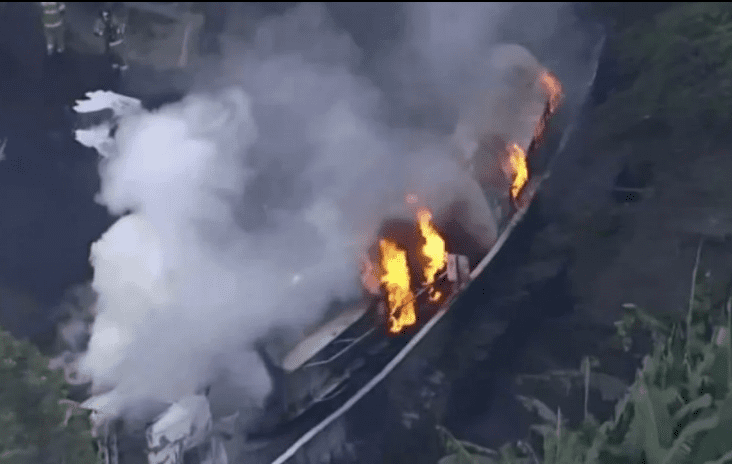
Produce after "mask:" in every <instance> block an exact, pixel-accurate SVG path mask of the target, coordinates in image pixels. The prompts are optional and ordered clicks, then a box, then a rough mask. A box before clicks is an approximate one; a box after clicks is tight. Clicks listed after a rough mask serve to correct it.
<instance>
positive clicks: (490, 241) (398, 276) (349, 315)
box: [67, 46, 562, 464]
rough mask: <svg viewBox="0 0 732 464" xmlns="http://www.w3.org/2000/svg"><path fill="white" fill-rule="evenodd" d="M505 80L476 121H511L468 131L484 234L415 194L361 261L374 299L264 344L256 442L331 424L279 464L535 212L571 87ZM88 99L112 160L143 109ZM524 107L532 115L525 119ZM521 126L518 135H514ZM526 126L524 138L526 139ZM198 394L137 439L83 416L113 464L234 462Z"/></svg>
mask: <svg viewBox="0 0 732 464" xmlns="http://www.w3.org/2000/svg"><path fill="white" fill-rule="evenodd" d="M510 47H517V46H510ZM513 51H514V52H515V50H513ZM525 53H528V51H525ZM532 59H533V57H532ZM534 61H535V60H534ZM504 71H505V72H504V74H506V76H507V77H506V85H507V86H509V87H511V89H512V91H513V93H512V94H511V95H510V97H506V96H505V95H504V96H503V97H502V98H510V101H505V100H495V101H491V102H488V103H486V102H479V104H478V105H476V108H475V112H476V114H480V113H481V111H482V108H480V105H486V104H490V105H496V106H499V107H501V108H504V111H505V112H506V119H507V120H511V121H510V122H509V123H507V124H506V125H502V124H501V122H502V121H495V120H491V121H486V126H485V127H474V126H472V127H471V126H469V125H467V124H460V123H458V127H457V129H456V131H455V136H454V142H455V145H456V146H457V147H458V148H459V149H458V150H457V152H459V153H460V155H459V156H460V157H461V160H460V164H461V165H463V166H464V167H465V169H466V170H468V171H469V172H470V173H471V177H472V179H473V185H472V186H471V187H469V189H468V190H470V189H472V190H470V191H471V192H472V193H473V194H476V195H479V196H480V197H482V199H483V200H484V201H485V204H486V205H488V207H487V208H486V209H485V211H484V212H483V214H485V215H486V220H485V221H484V222H483V226H482V227H478V228H476V227H470V226H468V225H467V223H468V222H469V221H461V219H460V218H461V214H466V213H465V212H464V208H463V209H462V210H461V208H460V207H459V205H453V206H454V207H450V208H446V209H444V210H440V211H431V210H430V209H429V208H428V207H427V205H426V204H425V202H424V201H423V199H421V198H419V196H418V195H416V194H411V193H410V194H407V195H406V197H405V199H404V204H405V208H406V210H408V211H410V212H411V216H412V217H411V219H405V218H399V219H387V220H385V221H384V222H383V223H382V225H381V228H380V229H379V230H378V233H377V237H376V238H375V240H374V243H373V246H371V247H370V248H369V249H368V250H366V252H365V253H364V255H363V257H362V259H361V263H362V270H361V284H362V288H363V296H362V298H360V299H359V300H357V301H348V302H343V301H340V302H334V303H333V304H332V305H331V307H330V308H329V310H328V311H327V313H326V317H325V318H324V320H322V321H321V322H320V323H319V324H316V325H315V326H313V327H311V328H310V330H309V331H308V335H307V336H305V337H302V338H300V339H298V340H292V339H291V338H292V337H290V338H289V339H288V338H287V337H282V336H278V334H277V333H271V334H269V335H268V336H267V337H263V338H262V339H261V340H260V341H259V343H258V344H257V353H258V354H259V355H260V357H261V358H262V361H263V362H264V365H265V366H266V368H267V371H268V373H269V374H270V377H271V379H272V384H273V388H272V391H271V394H270V396H269V400H268V401H267V404H266V407H265V409H264V411H262V412H261V414H260V417H259V418H258V420H257V421H256V423H255V424H254V425H252V424H249V426H248V430H247V431H246V432H247V435H248V437H249V438H250V439H253V440H255V439H265V440H266V439H268V438H271V437H276V436H279V435H282V434H285V433H291V431H292V428H293V427H294V426H295V425H294V424H297V423H298V421H301V420H303V418H307V419H308V421H309V423H312V421H313V419H314V418H315V419H318V420H320V419H322V420H321V422H320V423H319V424H318V425H317V426H316V427H314V428H312V429H311V430H310V431H308V433H307V434H306V436H305V437H303V439H301V440H299V441H298V442H297V443H295V444H293V445H292V447H291V448H290V449H289V450H288V451H287V452H285V454H283V455H282V456H281V458H280V459H279V460H277V461H276V462H284V461H285V460H286V459H288V457H291V456H292V455H293V453H294V451H295V450H296V448H297V447H298V446H301V445H302V443H304V442H306V441H307V439H308V438H307V437H308V436H309V437H312V436H313V435H314V434H316V433H317V432H318V431H319V430H322V429H323V428H324V427H325V426H326V425H327V424H328V423H330V422H332V421H333V420H335V418H337V417H338V416H339V415H342V414H343V413H344V412H345V411H346V410H347V409H348V408H349V407H350V406H351V405H352V404H354V403H355V402H356V401H358V399H359V398H361V397H362V396H363V395H365V394H366V393H367V392H368V391H369V390H370V389H371V388H373V386H375V385H376V384H377V383H378V382H379V381H380V380H381V379H383V378H384V377H385V376H386V374H388V372H390V371H391V370H392V369H393V368H394V367H395V366H396V365H397V364H398V363H399V361H401V359H403V358H404V357H405V356H406V354H407V353H408V352H409V351H410V350H411V349H412V347H414V346H415V345H416V343H418V342H419V340H420V339H421V338H422V337H423V336H424V335H425V334H426V333H427V332H428V331H429V330H430V329H431V328H432V327H433V326H434V325H435V324H436V323H437V322H438V321H439V320H440V318H441V317H442V316H443V315H444V314H445V312H446V311H447V309H448V308H449V306H450V305H451V304H452V303H453V302H454V301H455V300H456V299H457V298H458V297H459V296H460V295H461V293H462V292H463V291H464V289H465V288H466V287H467V286H468V285H469V284H470V282H471V281H472V280H473V279H474V278H475V277H477V276H478V275H479V274H480V273H481V272H482V271H483V270H484V269H485V267H486V266H487V265H488V264H489V263H490V261H491V260H492V258H493V257H494V256H495V255H496V253H497V252H498V250H499V249H500V248H501V246H502V245H503V243H504V242H505V241H506V239H507V237H508V236H509V235H510V234H511V232H512V230H513V229H514V227H515V226H516V225H517V224H518V222H519V221H520V220H521V218H522V217H523V215H524V214H525V212H526V210H527V208H528V207H529V205H530V204H531V201H532V200H533V198H534V196H535V194H536V192H537V191H538V189H539V188H540V186H541V182H542V180H543V178H544V177H543V176H542V173H540V172H532V171H533V168H532V166H533V161H534V159H533V158H534V157H536V156H538V154H539V152H540V149H539V148H540V146H541V143H542V141H543V139H544V138H545V136H546V134H547V132H548V130H549V122H550V120H551V118H552V116H553V115H554V114H555V112H556V111H557V110H558V108H559V106H560V103H561V100H562V87H561V84H560V82H559V80H558V79H557V78H556V76H555V75H554V74H552V73H551V72H550V71H549V70H547V69H543V68H541V67H534V68H532V67H528V68H526V67H522V66H521V65H520V64H518V63H514V64H513V65H509V66H508V67H507V69H505V70H504ZM517 94H518V95H519V96H518V97H517ZM87 97H88V98H87V99H86V100H83V101H80V102H78V104H77V106H76V107H75V108H74V109H75V111H76V112H77V113H78V114H79V120H78V123H77V128H76V138H77V140H78V141H79V142H80V143H82V144H84V145H86V146H89V147H93V148H95V149H96V150H97V151H98V152H99V153H100V154H101V155H102V156H105V157H112V156H114V155H115V146H114V139H113V137H112V136H113V133H114V130H115V125H116V121H117V120H118V119H119V118H122V117H124V116H126V115H129V114H134V113H135V112H137V111H140V110H141V109H142V104H141V102H140V101H139V100H136V99H133V98H130V97H125V96H122V95H118V94H114V93H112V92H101V91H99V92H91V93H89V94H87ZM515 101H520V102H523V103H525V102H527V101H528V102H529V103H528V104H522V105H521V106H522V107H521V108H516V107H515V106H512V102H515ZM472 116H475V115H472ZM470 119H471V120H475V117H472V118H470ZM509 125H510V126H511V127H512V128H513V130H511V131H508V130H505V127H507V126H509ZM517 125H518V126H520V127H522V128H523V130H522V131H520V132H521V133H520V134H519V136H517V135H516V131H515V127H516V126H517ZM473 214H475V213H473ZM72 377H73V376H72ZM67 378H68V376H67ZM84 381H85V380H83V379H82V380H76V382H77V383H83V382H84ZM198 393H199V394H196V395H191V396H189V397H186V398H182V399H180V400H179V401H178V402H176V403H174V404H169V405H165V407H164V408H159V409H160V410H161V412H160V413H159V414H158V415H157V416H156V417H155V418H154V420H152V421H146V422H145V423H144V426H143V427H142V428H139V427H138V428H137V430H133V429H134V427H126V429H124V430H123V428H122V427H121V425H120V424H119V420H118V419H117V418H115V417H108V416H105V415H104V414H103V413H102V412H101V411H102V410H103V407H102V406H103V403H104V395H101V396H97V397H92V398H89V399H88V400H87V401H86V402H85V403H83V404H82V405H81V406H82V408H86V409H89V410H92V421H93V422H94V425H95V433H96V435H97V437H98V438H99V440H100V448H101V449H102V450H103V452H104V455H105V461H106V462H107V463H120V462H125V463H128V462H137V461H135V460H134V459H133V458H131V457H130V456H132V455H133V454H134V453H127V457H124V456H123V455H124V453H122V452H120V449H122V448H124V446H123V444H122V442H123V441H127V442H128V443H137V445H134V446H136V447H137V448H140V449H144V450H145V455H146V459H147V461H148V462H149V463H150V464H153V463H155V464H163V463H169V464H183V463H186V464H191V463H204V462H205V463H210V464H221V463H225V462H228V458H227V455H226V451H225V448H224V446H223V442H224V441H225V439H226V438H231V437H232V436H233V435H234V432H233V431H231V430H229V429H232V426H231V423H232V422H235V421H236V418H232V417H226V418H215V417H213V415H212V413H211V409H210V407H209V402H208V399H207V392H206V391H201V392H198ZM226 424H228V425H226ZM225 430H229V431H228V432H226V431H225ZM303 440H304V441H303ZM134 446H133V445H127V448H128V449H129V448H130V447H134ZM120 456H123V457H122V458H121V457H120Z"/></svg>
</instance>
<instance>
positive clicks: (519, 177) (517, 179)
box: [508, 143, 529, 200]
mask: <svg viewBox="0 0 732 464" xmlns="http://www.w3.org/2000/svg"><path fill="white" fill-rule="evenodd" d="M508 162H509V164H510V166H511V172H512V173H513V179H512V180H511V198H513V199H514V200H515V199H517V198H518V196H519V194H520V193H521V190H522V189H523V188H524V185H526V182H527V181H528V180H529V167H528V165H527V164H526V152H525V151H524V149H523V148H521V147H519V146H518V144H516V143H514V144H513V145H511V146H510V147H508Z"/></svg>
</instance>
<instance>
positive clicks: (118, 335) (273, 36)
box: [81, 4, 539, 414]
mask: <svg viewBox="0 0 732 464" xmlns="http://www.w3.org/2000/svg"><path fill="white" fill-rule="evenodd" d="M405 8H406V11H407V19H408V21H407V25H408V26H409V27H408V28H407V29H406V31H407V32H406V33H405V34H404V37H403V38H402V41H401V42H400V43H399V44H397V45H396V46H393V47H390V48H389V50H388V53H385V54H384V55H383V56H381V57H380V58H378V60H377V61H378V62H379V63H381V64H382V66H384V67H385V68H384V70H382V71H379V73H377V74H380V82H381V83H382V84H380V85H379V86H377V85H376V84H374V81H372V80H370V79H369V78H367V77H366V76H364V75H363V74H359V72H357V70H358V69H359V67H361V66H362V65H363V63H362V61H361V53H360V51H359V49H358V47H356V46H355V45H354V43H353V41H352V40H351V39H350V37H349V36H348V35H347V34H345V33H344V32H339V31H337V30H336V29H335V28H333V27H332V25H331V23H330V21H329V18H328V15H327V12H326V7H324V6H323V5H319V4H301V5H299V6H297V7H295V8H293V9H291V10H289V11H288V12H286V13H285V14H284V15H282V16H278V17H273V18H269V19H266V20H263V21H261V22H259V24H257V26H256V32H255V33H254V34H253V40H252V41H251V42H250V43H249V44H247V45H246V47H245V48H244V49H241V50H236V52H235V53H234V52H229V53H228V56H227V57H226V59H225V60H224V61H223V64H222V65H221V67H220V68H218V71H219V78H218V79H217V80H216V82H215V84H209V85H207V86H206V87H208V89H206V90H204V91H201V92H198V93H196V94H192V95H189V96H188V97H186V98H185V99H183V100H182V101H181V102H178V103H175V104H171V105H167V106H165V107H163V108H161V109H159V110H156V111H151V112H142V113H141V114H138V115H134V116H129V117H126V118H123V119H122V121H121V122H120V125H119V128H118V130H117V132H116V134H115V140H116V144H117V152H118V153H117V155H116V156H114V157H111V158H109V159H105V160H102V161H101V164H100V174H101V191H100V193H99V201H100V202H101V203H103V204H104V205H106V206H107V207H108V208H109V210H110V211H111V212H112V213H115V214H124V213H129V214H127V215H125V216H123V217H122V218H121V219H119V220H118V221H117V222H116V223H115V224H114V225H113V226H112V227H111V228H110V229H109V230H108V231H107V232H106V233H105V234H104V235H103V236H102V237H101V238H100V239H99V240H98V241H97V242H96V243H94V244H93V246H92V249H91V257H90V259H91V262H92V264H93V267H94V279H93V282H92V286H93V288H94V290H95V291H96V292H97V293H98V301H97V304H96V305H97V306H96V314H97V315H96V320H95V322H94V327H93V334H92V337H91V340H90V342H89V348H88V352H87V354H86V356H85V357H84V359H83V360H82V363H81V369H82V371H83V372H85V373H86V374H88V375H90V376H91V378H92V379H93V390H94V392H95V393H97V394H102V393H106V394H105V395H104V396H103V397H102V398H103V401H102V402H101V403H99V405H98V406H100V407H102V409H104V410H106V411H107V412H109V413H111V414H119V413H122V412H123V411H125V409H126V408H127V407H129V406H131V405H133V404H135V403H136V402H142V401H149V400H153V401H160V402H172V401H175V400H177V399H178V398H180V397H181V396H183V395H186V394H190V393H194V392H196V391H198V390H200V389H201V388H203V387H205V386H206V385H208V384H210V383H211V382H214V381H216V379H220V378H227V379H229V380H228V382H231V383H233V384H235V385H236V386H237V388H239V391H240V392H242V393H241V394H242V401H243V399H244V398H248V399H250V400H251V401H253V402H255V403H261V401H262V399H263V398H264V397H265V395H266V394H267V393H268V391H269V389H270V381H269V379H268V377H267V374H266V372H265V370H264V367H263V366H262V364H261V363H260V361H259V360H258V358H257V357H256V356H255V355H254V354H253V352H252V344H253V342H254V341H255V340H256V339H257V338H258V337H260V336H262V334H264V333H266V332H267V331H268V330H269V329H271V328H273V327H276V326H280V325H284V326H290V327H303V326H306V325H308V324H312V323H313V322H315V321H317V320H318V318H319V317H321V315H322V311H323V309H324V308H325V306H326V305H327V304H328V303H329V302H330V301H332V300H333V299H334V298H341V299H346V298H352V297H357V296H358V295H359V294H360V288H359V278H358V277H359V276H358V272H359V266H358V259H359V256H360V255H361V252H362V251H363V250H364V249H365V248H366V247H368V246H369V245H371V241H372V240H373V239H374V236H373V234H374V232H375V230H376V229H377V228H378V227H379V226H380V224H381V221H382V220H383V219H384V218H385V217H387V216H389V215H395V214H402V215H403V214H411V213H410V212H409V211H407V210H406V208H405V205H404V198H405V195H406V194H407V193H413V194H417V195H418V197H419V198H420V200H421V201H422V202H423V203H425V204H426V205H427V206H429V207H430V208H432V209H433V210H437V211H439V210H440V209H441V208H443V207H445V206H447V205H448V203H449V202H451V201H453V200H456V199H464V200H466V201H468V202H469V203H470V209H471V210H472V211H473V216H474V217H473V219H474V221H475V222H476V224H477V225H471V228H472V230H474V231H478V232H477V233H481V234H484V235H485V236H488V237H490V235H491V234H493V235H495V224H494V223H493V219H492V218H491V212H490V210H489V209H488V206H487V203H486V200H485V198H484V197H483V196H482V195H481V193H480V190H479V189H478V188H477V185H476V183H475V182H474V181H473V180H472V179H471V178H470V176H469V174H468V173H467V172H466V171H465V170H464V168H463V167H461V165H460V161H459V160H458V159H456V158H455V157H454V152H455V150H456V142H455V141H456V140H457V145H458V146H457V149H458V150H462V151H465V150H468V151H469V150H470V148H466V147H469V146H470V143H472V142H475V141H476V140H477V138H479V137H480V136H481V135H483V133H484V132H486V131H488V132H490V131H494V130H500V131H503V132H512V131H516V134H517V135H518V134H519V133H521V134H523V133H524V132H523V131H524V128H523V127H522V124H525V123H526V121H525V120H524V119H522V118H523V117H524V116H522V115H523V113H522V111H523V110H524V107H523V106H522V105H524V103H526V104H527V105H529V106H530V104H532V102H533V98H534V97H533V96H532V97H531V98H527V101H525V102H517V101H509V100H506V99H505V97H506V95H507V93H506V92H507V89H511V88H513V87H512V85H511V83H512V82H513V81H510V80H509V81H506V80H505V75H506V73H505V71H506V67H507V66H508V67H511V69H513V67H512V66H513V65H514V64H516V63H519V64H520V66H519V67H520V68H522V69H529V70H532V72H537V70H538V69H539V64H538V63H537V62H536V60H535V59H534V58H533V57H531V56H530V54H528V52H526V51H525V50H524V49H522V48H520V47H508V48H505V47H504V48H500V49H494V48H493V44H495V36H492V35H491V33H492V32H494V31H495V29H496V27H495V24H496V23H497V22H499V21H500V18H501V17H502V16H501V13H502V12H505V11H507V10H508V9H509V7H508V6H506V5H505V4H462V5H457V6H456V5H455V4H412V5H408V6H406V7H405ZM370 66H371V68H372V69H375V68H374V66H376V65H374V62H373V61H372V62H371V63H370ZM376 67H378V66H376ZM512 72H513V71H512ZM208 77H209V78H210V77H211V75H208ZM514 78H515V76H514ZM400 83H401V84H400ZM211 88H214V89H213V90H212V89H211ZM406 88H409V89H416V90H414V91H412V90H409V91H407V90H395V89H406ZM396 94H398V98H392V97H393V96H394V95H396ZM420 99H431V102H430V103H429V105H427V106H419V104H418V102H417V100H420ZM496 102H500V104H499V103H496ZM509 103H510V104H511V105H515V107H516V113H512V112H511V111H510V108H507V107H506V106H505V105H507V104H509ZM502 104H503V105H504V106H501V105H502ZM417 107H419V108H421V109H420V111H423V110H424V111H427V110H426V109H425V108H429V112H430V113H431V114H430V115H429V117H432V118H437V119H442V120H443V121H446V123H445V124H443V126H441V127H443V128H442V129H434V128H430V127H425V126H424V125H420V124H416V123H415V124H413V125H411V126H410V125H405V124H400V127H398V128H397V127H394V126H395V125H396V124H391V123H390V122H389V121H390V120H391V119H392V118H390V117H389V115H387V114H385V113H387V112H391V111H397V110H399V111H402V112H403V113H404V114H407V113H409V112H410V111H413V110H414V108H417ZM532 111H533V110H532ZM515 115H518V116H516V117H514V118H513V119H510V118H509V119H506V117H508V116H515ZM507 121H508V122H507ZM499 122H500V124H499ZM444 127H447V128H448V129H447V130H444ZM457 127H463V128H464V130H463V132H459V131H458V135H455V131H456V128H457ZM529 135H530V133H529ZM461 137H462V138H461ZM463 156H467V157H469V155H468V154H465V153H463Z"/></svg>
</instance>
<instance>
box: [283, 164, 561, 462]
mask: <svg viewBox="0 0 732 464" xmlns="http://www.w3.org/2000/svg"><path fill="white" fill-rule="evenodd" d="M548 177H549V171H547V172H546V173H544V174H543V175H542V176H541V177H540V178H539V180H538V181H537V182H536V184H535V185H534V186H533V188H532V189H531V190H530V191H529V192H528V193H529V195H528V196H527V200H528V201H526V202H525V204H524V205H523V206H522V207H521V208H520V209H519V210H518V211H516V213H515V214H514V215H513V217H512V218H511V221H510V222H509V223H508V226H506V228H505V229H504V230H503V232H502V233H501V235H500V236H499V238H498V240H497V241H496V243H495V244H494V245H493V247H492V248H491V250H490V251H489V252H488V254H487V255H486V256H485V257H484V258H483V259H482V260H481V261H480V263H478V265H477V266H476V267H475V269H473V271H472V272H471V273H470V279H469V281H468V284H469V283H470V282H471V281H473V280H474V279H475V278H476V277H477V276H479V275H480V273H481V272H483V270H484V269H485V267H486V266H487V265H488V263H490V262H491V261H492V260H493V258H494V257H495V256H496V254H498V252H499V251H500V249H501V248H502V247H503V244H504V243H505V242H506V240H508V237H509V236H510V235H511V233H512V232H513V230H514V229H515V228H516V226H517V225H518V224H519V222H521V220H522V219H523V217H524V216H525V215H526V212H527V211H528V209H529V207H530V206H531V204H532V203H533V199H534V196H535V195H536V193H537V192H538V191H539V188H540V187H541V184H542V183H543V182H544V180H546V179H547V178H548ZM435 281H437V279H435ZM424 291H426V288H423V289H422V290H421V291H420V292H419V293H418V294H417V295H415V298H416V297H417V296H418V295H419V294H421V293H424ZM463 292H464V289H463V291H461V292H458V293H457V294H453V295H451V297H450V298H449V299H448V300H447V301H445V303H444V304H443V305H442V307H441V308H440V310H439V311H437V313H435V315H434V316H433V317H432V319H430V320H429V321H428V322H427V323H426V324H425V325H424V326H422V328H421V329H420V330H419V332H417V333H416V334H415V335H414V336H413V337H412V339H411V340H409V342H408V343H407V344H406V345H405V346H404V348H402V349H401V351H399V353H397V355H396V356H394V358H393V359H392V360H391V361H389V363H388V364H387V365H386V366H384V368H383V369H382V370H381V371H380V372H379V373H378V374H376V375H375V376H374V377H373V378H372V379H371V380H370V381H369V382H368V383H367V384H366V385H364V386H363V387H361V389H359V390H358V391H357V392H356V394H354V395H353V396H352V397H351V398H349V399H348V401H346V402H345V403H344V404H343V405H342V406H341V407H340V408H338V409H337V410H336V411H334V412H333V413H331V414H330V415H329V416H328V417H326V418H325V419H323V420H322V421H321V422H320V423H319V424H318V425H316V426H315V427H313V428H311V429H310V430H308V431H307V432H306V433H305V434H304V435H303V436H301V437H300V438H299V439H298V440H297V441H295V443H293V444H292V445H291V446H290V447H289V448H288V449H287V450H286V451H285V452H284V453H282V454H281V455H280V456H279V457H278V458H277V459H275V460H274V461H272V464H284V463H285V462H287V461H288V460H289V459H290V458H292V457H293V456H294V455H295V453H297V451H298V450H299V449H300V448H302V447H303V446H304V445H305V444H307V443H308V442H309V441H310V440H312V439H313V438H314V437H315V436H316V435H317V434H319V433H320V432H322V431H323V430H324V429H325V428H326V427H328V426H329V425H331V424H332V423H333V422H334V421H335V420H336V419H338V418H339V417H341V416H342V415H343V414H345V413H346V412H347V411H348V410H349V409H351V408H352V407H353V405H355V404H356V403H357V402H358V401H360V400H361V398H363V397H364V396H365V395H366V394H367V393H369V392H370V391H371V390H372V389H373V388H374V387H375V386H376V385H378V384H379V383H381V381H382V380H384V379H385V378H386V376H387V375H389V374H390V373H391V372H392V371H393V370H394V368H395V367H396V366H398V365H399V363H401V362H402V361H403V360H404V358H405V357H406V356H407V355H408V354H409V353H410V352H411V351H412V350H413V349H414V347H415V346H417V344H418V343H419V342H420V341H422V339H423V338H424V337H425V336H426V335H427V334H428V333H429V332H430V330H432V328H433V327H434V326H435V325H436V324H437V323H438V322H439V321H440V320H441V319H442V318H443V316H445V314H447V310H448V309H449V308H450V306H451V305H452V304H453V303H454V302H455V301H456V300H457V298H458V297H459V296H460V295H462V294H463Z"/></svg>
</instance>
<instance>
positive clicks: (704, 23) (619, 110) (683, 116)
mask: <svg viewBox="0 0 732 464" xmlns="http://www.w3.org/2000/svg"><path fill="white" fill-rule="evenodd" d="M624 5H627V6H624ZM634 5H635V4H633V3H628V4H612V3H608V4H600V6H597V7H594V8H595V9H596V10H597V11H595V14H596V15H600V16H602V15H606V17H611V18H612V20H611V21H610V22H611V23H613V24H614V29H615V30H614V40H613V41H612V42H613V45H612V46H613V48H612V53H613V55H614V56H615V57H616V59H617V61H618V69H619V73H620V75H619V76H618V77H619V79H618V80H619V82H620V83H621V85H620V88H618V89H617V93H616V94H615V95H613V96H612V97H611V98H610V99H608V101H607V102H606V103H605V104H604V105H602V107H601V108H600V117H599V119H600V120H601V121H603V129H604V131H605V132H607V133H608V135H611V136H613V135H617V134H621V133H624V132H625V131H627V130H629V129H630V128H631V127H632V126H633V125H636V124H638V123H641V122H642V121H644V120H647V119H649V118H654V119H657V120H659V121H662V122H663V123H664V124H666V125H667V126H668V127H670V128H671V129H672V130H673V132H674V133H675V134H677V135H680V136H689V135H693V134H695V133H699V131H706V132H708V133H710V135H713V136H714V135H719V132H720V131H726V128H727V127H728V126H729V124H730V122H732V59H730V57H731V56H732V4H730V3H721V2H720V3H716V2H699V3H674V4H665V5H662V7H659V9H660V11H659V9H656V10H655V11H654V10H651V12H653V13H655V14H651V15H650V16H649V14H644V15H637V16H635V17H633V15H631V14H630V13H631V12H632V11H631V10H632V9H633V8H634ZM669 5H670V6H669ZM598 9H599V10H598Z"/></svg>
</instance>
